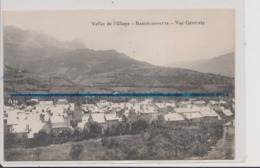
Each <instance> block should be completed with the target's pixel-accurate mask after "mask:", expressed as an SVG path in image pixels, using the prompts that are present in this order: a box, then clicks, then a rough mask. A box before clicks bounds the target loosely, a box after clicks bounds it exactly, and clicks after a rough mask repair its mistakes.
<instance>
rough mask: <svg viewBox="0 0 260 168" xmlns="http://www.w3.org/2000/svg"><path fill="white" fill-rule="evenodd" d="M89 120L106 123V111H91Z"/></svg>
mask: <svg viewBox="0 0 260 168" xmlns="http://www.w3.org/2000/svg"><path fill="white" fill-rule="evenodd" d="M88 121H89V122H97V123H98V124H101V125H102V124H105V123H106V120H105V115H104V113H91V114H90V116H89V120H88Z"/></svg>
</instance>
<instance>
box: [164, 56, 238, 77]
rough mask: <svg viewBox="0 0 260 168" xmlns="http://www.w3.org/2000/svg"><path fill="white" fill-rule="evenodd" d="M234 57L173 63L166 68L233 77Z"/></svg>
mask: <svg viewBox="0 0 260 168" xmlns="http://www.w3.org/2000/svg"><path fill="white" fill-rule="evenodd" d="M234 65H235V55H234V53H228V54H225V55H221V56H217V57H214V58H211V59H201V60H195V61H186V62H174V63H171V64H169V65H167V66H168V67H178V68H185V69H191V70H195V71H199V72H204V73H213V74H218V75H222V76H228V77H234V76H235V66H234Z"/></svg>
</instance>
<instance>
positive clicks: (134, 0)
mask: <svg viewBox="0 0 260 168" xmlns="http://www.w3.org/2000/svg"><path fill="white" fill-rule="evenodd" d="M1 8H2V10H58V9H60V10H66V9H67V10H73V9H181V8H186V9H187V8H189V9H191V8H235V10H236V26H235V27H236V30H235V39H236V42H235V44H236V47H235V55H236V59H235V68H236V71H235V89H236V93H235V96H236V122H235V123H236V134H235V136H236V142H235V143H236V144H235V146H236V148H235V155H236V158H235V160H234V161H223V160H222V161H215V160H214V161H78V162H71V161H66V162H64V161H63V162H5V161H4V160H3V150H1V163H2V164H3V165H6V166H20V165H22V166H25V165H26V166H39V165H41V166H54V163H55V165H59V166H73V165H75V166H76V165H77V166H195V165H197V166H213V164H212V163H215V164H214V166H218V165H225V166H231V164H232V165H233V166H234V165H237V166H238V165H241V162H243V161H244V160H245V65H244V62H245V55H244V52H245V51H244V44H245V36H244V2H243V0H163V1H160V0H88V1H87V0H2V1H1ZM1 14H2V12H1ZM1 21H2V15H1ZM2 35H3V34H2V26H1V37H3V36H2ZM2 40H3V39H2V38H1V45H2V44H3V43H2ZM2 48H3V46H1V49H2ZM1 67H3V51H2V50H1ZM0 72H1V76H2V75H3V68H1V70H0ZM1 76H0V77H1ZM0 94H1V99H0V100H1V107H3V101H2V100H3V99H2V98H3V81H1V93H0ZM2 111H3V109H2V108H1V110H0V112H1V118H2V117H3V116H2V115H3V113H2ZM1 128H3V122H2V119H1ZM1 140H3V136H2V134H1ZM1 142H3V141H1ZM1 148H2V149H3V143H2V146H1ZM184 162H185V163H184ZM238 162H240V163H238ZM75 163H77V164H75Z"/></svg>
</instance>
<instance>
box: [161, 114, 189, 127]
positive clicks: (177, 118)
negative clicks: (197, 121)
mask: <svg viewBox="0 0 260 168" xmlns="http://www.w3.org/2000/svg"><path fill="white" fill-rule="evenodd" d="M163 118H164V120H165V122H166V123H170V124H174V125H180V124H183V123H185V119H184V117H183V116H182V115H180V114H178V113H172V112H170V113H167V114H165V115H164V117H163Z"/></svg>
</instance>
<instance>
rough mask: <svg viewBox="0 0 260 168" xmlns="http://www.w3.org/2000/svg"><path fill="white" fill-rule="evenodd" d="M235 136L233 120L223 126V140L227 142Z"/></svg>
mask: <svg viewBox="0 0 260 168" xmlns="http://www.w3.org/2000/svg"><path fill="white" fill-rule="evenodd" d="M234 136H235V122H234V120H232V121H230V122H228V123H226V124H224V125H223V138H224V139H226V140H228V139H232V138H234Z"/></svg>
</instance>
